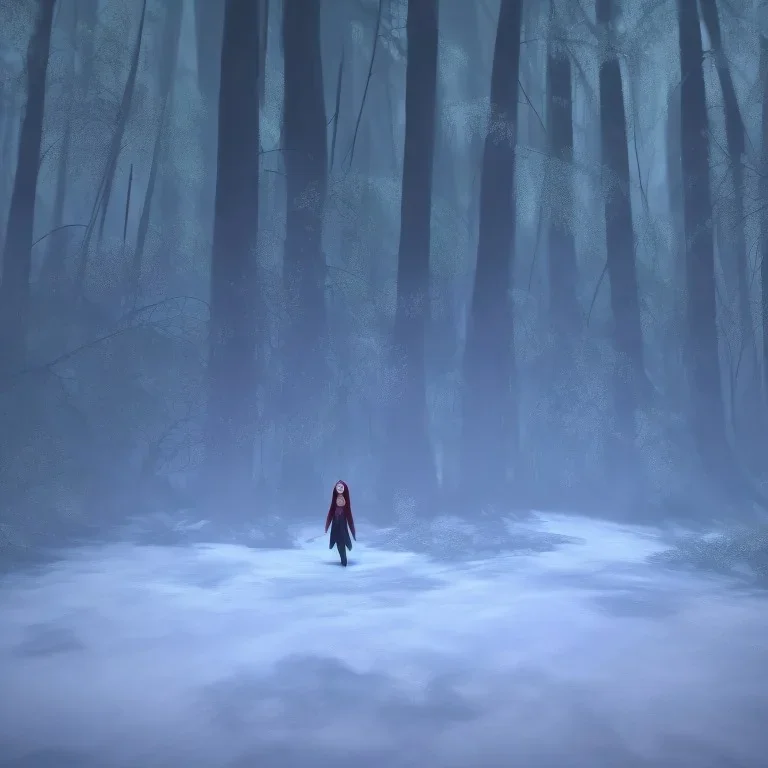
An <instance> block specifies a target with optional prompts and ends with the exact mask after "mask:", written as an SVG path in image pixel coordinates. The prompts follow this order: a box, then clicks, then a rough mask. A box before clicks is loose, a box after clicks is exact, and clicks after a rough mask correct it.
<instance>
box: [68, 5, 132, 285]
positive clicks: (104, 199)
mask: <svg viewBox="0 0 768 768" xmlns="http://www.w3.org/2000/svg"><path fill="white" fill-rule="evenodd" d="M146 14H147V0H144V2H143V3H142V6H141V17H140V19H139V29H138V32H137V33H136V40H135V42H134V46H133V54H132V57H131V66H130V69H129V71H128V78H127V80H126V81H125V87H124V88H123V95H122V98H121V100H120V106H119V108H118V110H117V115H116V116H115V126H114V130H113V132H112V138H111V140H110V144H109V150H108V153H107V162H106V165H105V166H104V172H103V174H102V177H101V181H100V183H99V188H98V190H97V192H96V199H95V201H94V205H93V210H92V212H91V217H90V219H89V221H88V226H87V228H86V230H85V234H84V236H83V241H82V243H81V244H80V253H79V254H78V263H77V276H76V288H77V290H78V291H80V293H81V294H82V291H83V287H84V285H85V278H86V275H87V274H88V251H89V249H90V246H91V238H92V237H93V231H94V229H95V228H96V223H97V220H98V219H99V214H100V213H101V221H100V224H99V237H101V234H102V233H103V229H104V223H105V218H104V217H105V216H106V211H107V208H108V207H109V199H110V196H111V190H112V186H113V184H114V178H115V172H116V170H117V161H118V159H119V158H120V150H121V147H122V143H123V136H124V135H125V128H126V125H127V124H128V117H129V114H130V111H131V102H132V101H133V91H134V87H135V85H136V75H137V73H138V69H139V54H140V53H141V40H142V37H143V35H144V20H145V18H146Z"/></svg>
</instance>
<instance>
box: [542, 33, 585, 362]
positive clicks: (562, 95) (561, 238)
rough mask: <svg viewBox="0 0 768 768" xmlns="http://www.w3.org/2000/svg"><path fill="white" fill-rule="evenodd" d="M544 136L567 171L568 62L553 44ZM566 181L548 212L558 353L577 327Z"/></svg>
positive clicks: (570, 159)
mask: <svg viewBox="0 0 768 768" xmlns="http://www.w3.org/2000/svg"><path fill="white" fill-rule="evenodd" d="M547 135H548V137H549V151H550V153H551V154H552V156H553V157H555V158H557V159H558V160H560V161H562V162H563V163H564V164H567V165H568V167H569V169H570V166H571V164H572V163H573V97H572V95H571V60H570V58H569V56H568V53H567V51H564V50H562V49H560V48H559V47H557V46H555V45H553V44H550V45H549V48H548V51H547ZM565 173H566V174H568V173H570V170H567V171H566V172H565ZM566 178H567V179H568V181H566V182H565V184H566V185H567V187H566V188H565V189H562V190H561V191H560V194H558V195H557V196H556V199H557V201H558V203H559V205H558V207H557V210H554V211H551V213H550V223H549V259H548V266H549V313H550V317H551V319H552V322H553V326H554V329H555V333H556V335H557V338H558V342H559V344H558V347H559V349H560V351H561V352H562V351H563V345H565V344H567V342H568V340H569V339H572V338H573V334H574V331H576V330H577V328H578V327H579V325H580V324H581V312H580V310H579V304H578V300H577V298H576V286H577V277H578V273H577V265H576V241H575V239H574V236H573V226H572V222H571V218H572V216H573V190H572V186H571V183H570V179H569V177H568V176H566ZM558 183H559V184H563V181H560V182H558Z"/></svg>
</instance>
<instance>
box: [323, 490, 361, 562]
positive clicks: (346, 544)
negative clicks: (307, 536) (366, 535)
mask: <svg viewBox="0 0 768 768" xmlns="http://www.w3.org/2000/svg"><path fill="white" fill-rule="evenodd" d="M329 527H330V529H331V538H330V542H329V544H328V549H333V545H334V544H335V545H336V549H337V550H338V553H339V557H340V558H341V564H342V565H343V566H344V567H345V568H346V566H347V550H348V549H350V550H351V549H352V539H355V541H357V536H356V535H355V521H354V519H353V518H352V504H351V503H350V501H349V486H348V485H347V484H346V483H345V482H343V481H342V480H339V482H338V483H336V485H335V486H334V487H333V493H332V494H331V506H330V508H329V509H328V516H327V517H326V518H325V532H326V533H327V532H328V528H329ZM350 531H351V532H352V538H350V537H349V534H350Z"/></svg>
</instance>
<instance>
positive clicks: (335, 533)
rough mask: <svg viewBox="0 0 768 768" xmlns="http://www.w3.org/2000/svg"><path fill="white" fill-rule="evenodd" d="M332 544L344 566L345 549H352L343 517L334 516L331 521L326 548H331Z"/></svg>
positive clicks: (345, 561)
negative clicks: (329, 536) (329, 535)
mask: <svg viewBox="0 0 768 768" xmlns="http://www.w3.org/2000/svg"><path fill="white" fill-rule="evenodd" d="M334 544H335V545H336V551H337V552H338V553H339V557H340V558H341V564H342V565H343V566H344V567H346V565H347V550H348V549H352V538H351V537H350V535H349V527H348V526H347V521H346V520H345V519H344V518H343V517H335V518H334V519H333V522H332V523H331V539H330V542H329V543H328V549H333V546H334Z"/></svg>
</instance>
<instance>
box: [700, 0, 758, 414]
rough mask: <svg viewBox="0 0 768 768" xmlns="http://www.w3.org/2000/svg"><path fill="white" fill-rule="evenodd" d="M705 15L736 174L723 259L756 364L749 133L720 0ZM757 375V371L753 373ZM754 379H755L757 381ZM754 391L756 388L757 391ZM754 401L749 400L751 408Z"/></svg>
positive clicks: (710, 1) (704, 3) (706, 5)
mask: <svg viewBox="0 0 768 768" xmlns="http://www.w3.org/2000/svg"><path fill="white" fill-rule="evenodd" d="M699 6H700V8H701V16H702V20H703V21H704V26H705V27H706V30H707V34H708V35H709V39H710V43H711V45H712V50H713V52H714V54H715V65H716V67H717V76H718V80H719V81H720V90H721V91H722V94H723V110H724V113H725V139H726V144H727V147H728V156H729V160H730V169H731V174H732V177H733V210H732V211H731V214H732V215H731V216H730V217H728V218H729V220H728V221H725V222H723V223H722V224H721V226H725V227H727V229H728V235H727V236H726V237H724V238H723V240H724V242H726V243H727V251H726V252H724V253H722V254H721V256H720V258H721V261H722V262H723V264H722V267H723V274H724V275H726V276H728V277H729V278H730V280H729V283H730V285H729V289H730V290H729V293H731V295H732V296H734V299H735V301H736V305H737V314H738V319H739V332H740V341H741V349H743V350H744V352H745V353H746V355H747V359H749V360H750V361H751V363H752V365H753V366H756V362H757V346H756V343H755V331H754V325H753V323H752V310H751V308H750V303H751V302H750V280H749V269H748V266H747V244H746V238H745V233H744V151H745V139H746V132H745V129H744V121H743V120H742V117H741V110H740V109H739V102H738V99H737V98H736V88H735V86H734V84H733V78H732V77H731V70H730V68H729V67H728V62H727V60H726V58H725V53H724V52H723V40H722V33H721V31H720V18H719V16H718V10H717V2H716V0H699ZM751 373H752V374H753V375H754V373H756V371H754V370H753V371H752V372H751ZM753 381H754V380H753ZM753 391H754V390H753ZM751 405H752V404H751V403H747V408H748V409H749V408H750V406H751Z"/></svg>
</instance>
